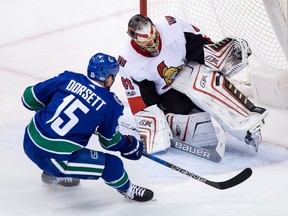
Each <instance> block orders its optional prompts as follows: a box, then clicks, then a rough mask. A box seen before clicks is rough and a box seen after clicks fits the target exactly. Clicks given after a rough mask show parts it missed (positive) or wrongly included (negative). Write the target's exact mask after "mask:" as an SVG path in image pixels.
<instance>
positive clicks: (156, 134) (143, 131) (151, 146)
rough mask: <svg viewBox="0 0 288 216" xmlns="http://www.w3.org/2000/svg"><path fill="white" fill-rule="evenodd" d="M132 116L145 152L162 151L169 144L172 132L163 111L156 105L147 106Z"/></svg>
mask: <svg viewBox="0 0 288 216" xmlns="http://www.w3.org/2000/svg"><path fill="white" fill-rule="evenodd" d="M134 116H135V120H136V123H137V125H138V128H139V130H140V138H141V140H142V141H143V143H144V145H145V151H146V152H148V153H150V154H151V153H155V152H159V151H164V150H165V149H167V148H169V147H170V146H171V143H170V139H171V138H172V133H171V130H170V127H169V125H168V123H167V121H166V118H165V115H164V113H163V111H162V110H160V109H159V108H158V107H157V105H153V106H150V107H147V108H146V109H144V110H143V111H140V112H138V113H136V114H135V115H134Z"/></svg>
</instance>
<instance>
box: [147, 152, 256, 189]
mask: <svg viewBox="0 0 288 216" xmlns="http://www.w3.org/2000/svg"><path fill="white" fill-rule="evenodd" d="M142 155H143V156H144V157H147V158H149V159H151V160H153V161H155V162H157V163H159V164H162V165H164V166H166V167H168V168H170V169H172V170H175V171H177V172H180V173H181V174H184V175H187V176H189V177H190V178H193V179H194V180H197V181H200V182H202V183H204V184H207V185H209V186H211V187H214V188H217V189H219V190H224V189H228V188H231V187H234V186H236V185H238V184H240V183H242V182H244V181H245V180H247V179H248V178H249V177H250V176H251V175H252V169H251V168H249V167H248V168H245V169H244V170H243V171H242V172H240V173H239V174H237V175H236V176H234V177H232V178H231V179H228V180H227V181H222V182H214V181H210V180H208V179H205V178H203V177H201V176H199V175H196V174H194V173H192V172H189V171H187V170H185V169H183V168H181V167H178V166H176V165H174V164H172V163H169V162H167V161H164V160H162V159H160V158H158V157H156V156H154V155H151V154H148V153H147V152H143V153H142Z"/></svg>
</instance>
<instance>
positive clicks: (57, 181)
mask: <svg viewBox="0 0 288 216" xmlns="http://www.w3.org/2000/svg"><path fill="white" fill-rule="evenodd" d="M41 180H42V182H43V183H45V184H50V185H62V186H64V187H74V186H77V185H79V183H80V179H77V178H71V177H61V178H60V177H55V176H52V175H50V174H48V173H46V172H43V173H42V175H41Z"/></svg>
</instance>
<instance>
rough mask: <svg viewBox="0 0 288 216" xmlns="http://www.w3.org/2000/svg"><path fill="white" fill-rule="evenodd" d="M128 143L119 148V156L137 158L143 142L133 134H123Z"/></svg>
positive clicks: (130, 158)
mask: <svg viewBox="0 0 288 216" xmlns="http://www.w3.org/2000/svg"><path fill="white" fill-rule="evenodd" d="M124 138H125V139H126V140H127V142H128V145H127V146H126V147H125V148H124V149H122V150H120V153H121V156H122V157H125V158H127V159H129V160H139V159H140V158H141V156H142V152H143V143H142V142H141V141H139V140H137V139H136V138H135V137H134V136H124Z"/></svg>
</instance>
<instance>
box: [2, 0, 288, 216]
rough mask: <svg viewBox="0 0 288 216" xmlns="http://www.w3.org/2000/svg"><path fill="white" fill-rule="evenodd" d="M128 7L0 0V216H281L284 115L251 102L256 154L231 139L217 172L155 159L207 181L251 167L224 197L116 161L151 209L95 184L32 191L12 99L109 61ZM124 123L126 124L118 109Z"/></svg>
mask: <svg viewBox="0 0 288 216" xmlns="http://www.w3.org/2000/svg"><path fill="white" fill-rule="evenodd" d="M138 4H139V1H138V0H121V1H115V0H114V1H113V0H106V1H95V0H50V1H44V0H9V1H8V0H0V20H1V21H0V29H1V33H0V77H1V82H2V83H1V85H0V89H1V95H0V103H1V108H0V115H1V118H0V147H1V157H0V162H1V168H0V170H1V178H0V216H20V215H21V216H34V215H35V216H36V215H37V216H74V215H75V216H76V215H83V216H86V215H87V216H90V215H91V216H92V215H97V216H121V215H123V216H135V215H137V216H144V215H145V216H146V215H147V216H160V215H165V216H175V215H179V216H186V215H187V216H188V215H189V216H191V215H192V216H193V215H197V216H198V215H199V216H210V215H214V216H271V215H273V216H285V215H287V214H288V213H287V212H288V205H287V201H288V200H287V194H288V141H287V140H288V110H287V109H286V110H284V109H277V108H272V107H269V106H265V105H261V104H257V103H256V105H259V106H264V107H265V108H267V109H268V110H269V115H268V117H267V119H266V125H265V126H264V128H263V131H262V134H263V142H262V143H261V145H260V147H259V151H258V153H257V154H256V153H255V152H254V150H253V149H252V147H250V146H247V145H246V144H243V143H241V142H239V141H237V140H235V139H233V138H231V137H228V143H227V147H226V152H225V156H224V158H223V160H222V161H221V162H220V163H212V162H209V161H205V160H203V159H200V158H196V157H193V156H191V155H188V154H186V153H182V152H179V151H176V150H174V149H169V150H167V151H166V152H165V153H161V154H157V157H161V158H163V159H165V160H167V161H170V162H171V163H174V164H176V165H179V166H181V167H183V168H185V169H187V170H189V171H191V172H193V173H196V174H199V175H201V176H203V177H205V178H208V179H210V180H213V181H224V180H226V179H229V178H231V177H232V176H234V175H236V174H237V173H239V172H240V171H241V170H242V169H244V168H245V167H251V168H252V170H253V175H252V176H251V177H250V178H249V179H248V180H247V181H245V182H244V183H242V184H240V185H238V186H236V187H234V188H231V189H227V190H223V191H221V190H217V189H214V188H212V187H209V186H208V185H206V184H203V183H200V182H198V181H195V180H193V179H191V178H188V177H187V176H184V175H181V174H179V173H177V172H175V171H173V170H171V169H167V168H166V167H164V166H162V165H158V164H156V163H155V162H154V161H151V160H149V159H146V158H144V157H143V158H141V159H140V160H139V161H132V162H131V161H128V160H126V159H123V161H124V163H125V166H126V170H127V172H128V174H129V176H130V178H131V180H132V182H134V183H135V184H138V185H142V186H146V187H149V188H151V189H152V190H153V191H154V193H155V200H154V201H151V202H147V203H137V202H133V201H130V200H126V199H124V198H123V197H122V196H121V195H119V194H118V192H117V191H115V190H114V189H112V188H110V187H108V186H106V185H105V184H104V183H103V181H102V180H101V179H100V180H99V181H82V182H81V185H80V186H79V187H75V188H63V187H60V186H47V185H43V184H42V182H41V180H40V174H41V170H39V169H38V168H37V167H36V165H34V164H33V163H32V162H31V161H30V160H29V159H28V158H27V157H26V155H25V154H24V151H23V149H22V141H23V133H24V128H25V126H26V125H27V124H28V122H29V121H30V119H31V117H32V116H33V112H30V111H28V110H26V109H25V108H24V107H23V106H22V103H21V99H20V98H21V95H22V92H23V91H24V89H25V88H26V87H27V86H29V85H34V84H36V83H37V82H40V81H43V80H45V79H48V78H50V77H53V76H56V75H57V74H59V73H61V72H63V71H64V70H71V71H75V72H80V73H81V72H82V73H86V67H87V63H88V61H89V59H90V57H91V56H92V55H94V54H95V53H97V52H104V53H107V54H111V55H114V56H115V57H117V56H118V51H119V49H120V48H121V46H122V42H123V40H126V39H127V37H128V36H127V34H126V30H127V22H128V20H129V19H130V17H131V16H133V15H134V14H136V13H138V12H139V10H138ZM118 78H119V77H118ZM121 90H122V87H121V84H120V81H119V79H116V82H115V84H114V86H113V88H112V91H115V92H117V94H118V95H119V97H120V98H121V99H122V101H123V103H124V104H126V105H127V102H126V99H125V96H124V94H123V92H122V91H121ZM252 100H253V99H252ZM125 115H127V118H129V116H130V112H129V110H128V109H125ZM96 144H97V139H96V137H94V138H93V139H92V140H91V148H95V149H101V148H100V147H98V146H97V145H96Z"/></svg>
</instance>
